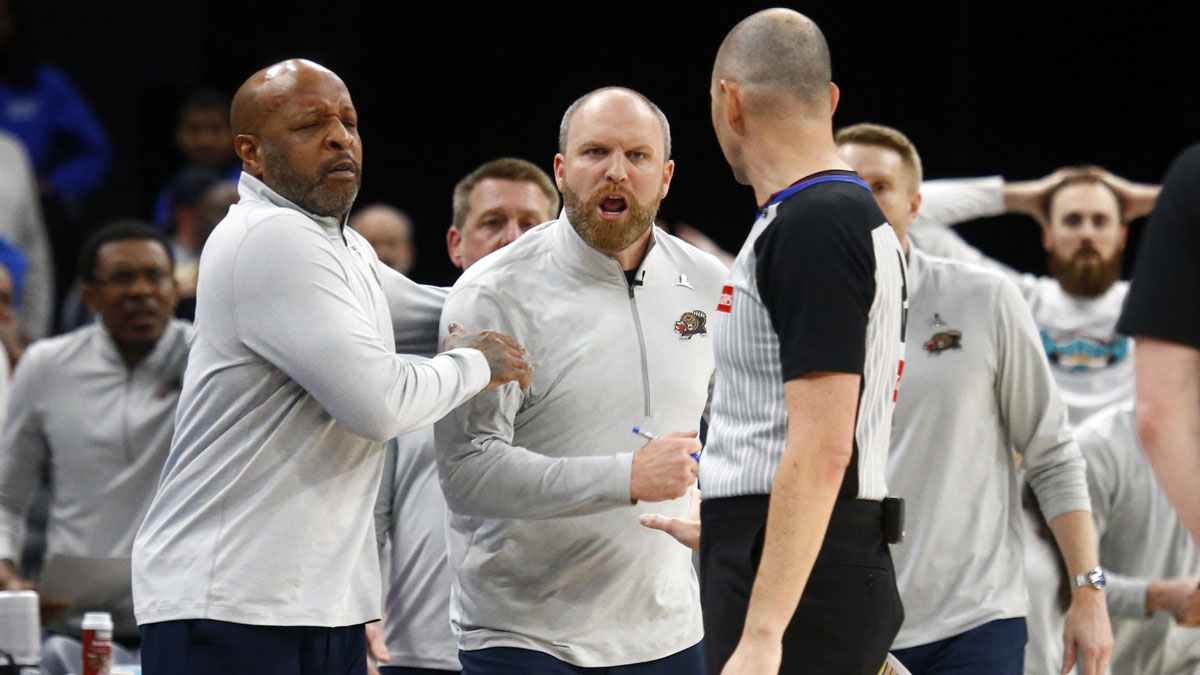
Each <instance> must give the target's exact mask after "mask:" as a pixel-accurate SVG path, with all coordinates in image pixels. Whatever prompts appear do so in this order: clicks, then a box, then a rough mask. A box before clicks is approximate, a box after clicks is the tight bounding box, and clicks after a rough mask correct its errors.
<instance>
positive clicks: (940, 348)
mask: <svg viewBox="0 0 1200 675" xmlns="http://www.w3.org/2000/svg"><path fill="white" fill-rule="evenodd" d="M947 349H962V333H961V332H960V331H956V330H947V331H942V332H941V333H934V334H933V337H931V338H929V342H926V343H925V351H927V352H929V355H930V356H937V355H938V354H941V353H942V352H944V351H946V350H947Z"/></svg>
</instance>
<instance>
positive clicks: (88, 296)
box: [79, 281, 100, 312]
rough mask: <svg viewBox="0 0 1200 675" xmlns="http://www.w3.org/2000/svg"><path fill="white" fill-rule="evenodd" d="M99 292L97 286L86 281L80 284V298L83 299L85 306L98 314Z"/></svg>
mask: <svg viewBox="0 0 1200 675" xmlns="http://www.w3.org/2000/svg"><path fill="white" fill-rule="evenodd" d="M99 292H100V289H99V288H97V287H96V284H93V283H88V282H86V281H81V282H79V296H80V297H81V298H83V304H85V305H87V308H88V309H89V310H91V311H92V312H96V311H97V307H98V306H99V302H98V301H99V298H97V297H96V294H97V293H99Z"/></svg>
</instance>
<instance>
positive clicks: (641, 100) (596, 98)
mask: <svg viewBox="0 0 1200 675" xmlns="http://www.w3.org/2000/svg"><path fill="white" fill-rule="evenodd" d="M611 98H627V99H629V100H632V101H635V102H637V103H638V104H639V105H641V106H644V107H645V108H646V110H647V111H648V112H649V113H650V114H651V115H653V116H654V118H655V121H657V122H658V126H659V128H661V129H662V137H663V150H664V152H663V159H664V160H666V159H668V158H670V157H671V125H670V123H668V122H667V116H666V115H664V114H663V111H662V110H661V109H660V108H659V107H658V106H656V105H654V102H653V101H651V100H650V99H648V98H646V97H645V96H644V95H642V94H641V93H640V92H637V91H634V90H633V89H628V88H626V87H601V88H600V89H594V90H592V91H589V92H588V93H586V94H584V95H583V96H580V97H579V98H577V99H575V102H574V103H572V104H571V105H570V106H569V107H568V108H567V111H566V112H565V113H563V118H562V123H560V124H559V125H558V152H559V153H560V154H566V152H567V150H566V148H567V135H568V134H569V133H570V131H571V122H572V121H573V120H574V119H575V114H576V113H578V112H579V110H580V109H581V108H583V107H585V106H587V105H590V104H601V103H603V102H604V101H603V100H600V99H611Z"/></svg>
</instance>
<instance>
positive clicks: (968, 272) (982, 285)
mask: <svg viewBox="0 0 1200 675" xmlns="http://www.w3.org/2000/svg"><path fill="white" fill-rule="evenodd" d="M908 275H909V276H908V279H909V291H910V293H909V311H908V340H907V342H906V344H907V347H906V349H905V359H904V364H905V366H904V378H903V379H902V380H901V382H900V392H899V397H898V399H897V402H896V413H895V416H894V417H893V420H892V447H891V454H890V455H889V458H888V486H889V488H890V489H891V493H892V494H893V495H896V496H898V497H903V498H904V499H905V500H906V512H907V513H906V521H907V523H908V524H907V536H906V539H905V541H904V542H903V543H901V544H899V545H895V546H892V548H891V550H892V559H893V561H894V562H895V565H896V578H897V586H898V587H899V589H900V596H901V598H902V600H903V602H904V613H905V618H904V625H903V626H902V627H901V629H900V633H899V635H897V637H896V640H895V642H894V646H893V648H896V649H903V648H907V647H914V646H917V645H924V644H928V643H930V642H935V641H937V640H942V639H945V638H948V637H951V636H954V635H958V634H960V633H963V632H966V631H968V630H970V629H972V628H976V627H978V626H981V625H983V624H985V623H987V622H989V621H993V620H996V619H1004V618H1012V617H1020V616H1025V613H1026V597H1025V583H1024V573H1023V567H1024V548H1023V542H1022V535H1021V530H1022V509H1021V501H1020V494H1019V490H1018V480H1017V471H1016V468H1015V467H1014V457H1013V453H1014V451H1015V452H1019V453H1021V454H1022V455H1023V456H1024V461H1023V465H1022V466H1023V469H1024V470H1025V472H1026V475H1027V476H1028V478H1029V481H1030V484H1031V485H1032V486H1033V488H1034V491H1035V492H1036V493H1037V495H1038V499H1039V500H1040V501H1041V506H1042V511H1043V514H1044V515H1045V517H1046V520H1051V519H1053V518H1054V517H1055V516H1057V515H1059V514H1061V513H1065V512H1067V511H1075V510H1087V509H1088V508H1089V505H1088V494H1087V484H1086V480H1085V478H1084V465H1083V459H1082V458H1081V457H1080V454H1079V448H1078V447H1077V446H1076V444H1075V442H1074V439H1073V437H1072V435H1071V432H1070V429H1069V428H1068V426H1067V411H1066V406H1065V405H1063V402H1062V399H1061V398H1060V397H1059V395H1058V392H1057V389H1056V387H1055V385H1054V380H1053V379H1052V378H1051V375H1050V368H1049V364H1047V363H1046V357H1045V356H1044V354H1043V353H1042V350H1041V341H1040V340H1039V338H1038V335H1037V329H1036V327H1035V326H1034V324H1033V317H1032V316H1030V313H1029V308H1028V307H1026V305H1025V303H1024V302H1023V301H1022V300H1021V296H1020V293H1019V292H1018V291H1017V288H1016V287H1015V286H1014V285H1013V284H1012V283H1011V282H1010V281H1008V280H1007V279H1005V278H1004V277H1003V276H1001V275H999V274H997V273H995V272H992V271H989V270H985V269H983V268H980V267H978V266H976V265H970V264H967V263H961V262H957V261H953V260H945V259H942V258H934V257H930V256H927V255H925V254H924V253H922V252H920V251H919V250H916V249H913V250H912V251H911V254H910V256H909V260H908Z"/></svg>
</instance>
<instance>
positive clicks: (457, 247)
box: [446, 225, 463, 270]
mask: <svg viewBox="0 0 1200 675" xmlns="http://www.w3.org/2000/svg"><path fill="white" fill-rule="evenodd" d="M462 241H463V236H462V232H460V231H459V230H458V228H457V227H455V226H453V225H451V226H450V229H448V230H446V251H447V252H448V253H449V254H450V262H452V263H454V266H455V267H457V268H458V269H460V270H461V269H462V268H463V261H462V251H461V249H462Z"/></svg>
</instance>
